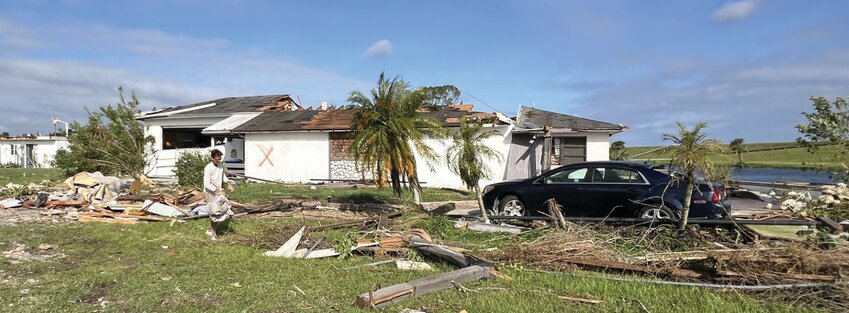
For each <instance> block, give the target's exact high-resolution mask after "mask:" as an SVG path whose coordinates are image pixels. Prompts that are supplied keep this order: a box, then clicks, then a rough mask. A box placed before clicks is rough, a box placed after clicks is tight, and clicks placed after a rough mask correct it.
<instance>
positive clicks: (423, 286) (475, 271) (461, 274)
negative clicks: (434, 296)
mask: <svg viewBox="0 0 849 313" xmlns="http://www.w3.org/2000/svg"><path fill="white" fill-rule="evenodd" d="M488 277H489V268H488V267H482V266H477V265H473V266H469V267H464V268H461V269H459V270H456V271H452V272H448V273H442V274H439V275H436V276H430V277H425V278H420V279H416V280H412V281H409V282H407V283H408V284H410V285H413V287H414V288H415V293H414V295H415V296H420V295H425V294H429V293H431V292H435V291H439V290H442V289H448V288H453V287H454V284H455V283H457V284H463V283H465V282H467V281H472V280H480V279H484V278H488Z"/></svg>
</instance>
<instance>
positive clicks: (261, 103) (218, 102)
mask: <svg viewBox="0 0 849 313" xmlns="http://www.w3.org/2000/svg"><path fill="white" fill-rule="evenodd" d="M300 108H301V106H300V105H298V104H297V103H295V101H294V100H292V98H291V97H290V96H289V95H285V94H283V95H266V96H250V97H227V98H221V99H215V100H210V101H204V102H198V103H193V104H187V105H181V106H176V107H170V108H165V109H162V110H157V111H153V112H148V113H145V114H144V115H141V116H139V117H138V118H139V119H146V118H153V117H164V116H180V115H218V114H224V115H226V114H233V113H247V112H271V111H283V110H295V109H300Z"/></svg>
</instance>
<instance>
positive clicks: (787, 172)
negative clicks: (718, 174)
mask: <svg viewBox="0 0 849 313" xmlns="http://www.w3.org/2000/svg"><path fill="white" fill-rule="evenodd" d="M731 179H733V180H741V181H756V182H767V183H771V182H800V183H813V184H833V183H834V179H832V178H831V175H830V174H829V173H828V172H817V171H816V170H800V169H792V168H752V167H745V168H734V169H733V170H731Z"/></svg>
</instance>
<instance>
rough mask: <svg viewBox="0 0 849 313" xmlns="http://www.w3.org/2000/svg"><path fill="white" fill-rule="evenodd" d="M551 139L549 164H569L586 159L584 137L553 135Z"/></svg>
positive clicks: (585, 141)
mask: <svg viewBox="0 0 849 313" xmlns="http://www.w3.org/2000/svg"><path fill="white" fill-rule="evenodd" d="M551 141H552V145H551V160H550V162H551V165H554V166H557V165H569V164H572V163H580V162H585V161H586V160H587V138H586V137H554V138H552V139H551Z"/></svg>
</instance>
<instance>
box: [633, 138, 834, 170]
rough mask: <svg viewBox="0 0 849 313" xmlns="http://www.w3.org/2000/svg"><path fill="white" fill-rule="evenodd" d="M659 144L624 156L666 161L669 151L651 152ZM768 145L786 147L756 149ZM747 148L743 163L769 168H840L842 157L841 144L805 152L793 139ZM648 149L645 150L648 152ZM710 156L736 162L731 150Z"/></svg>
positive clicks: (731, 162)
mask: <svg viewBox="0 0 849 313" xmlns="http://www.w3.org/2000/svg"><path fill="white" fill-rule="evenodd" d="M657 148H660V146H648V147H629V148H626V149H627V151H628V153H627V156H628V157H629V158H630V159H633V160H641V161H642V160H645V161H654V162H658V163H663V162H665V161H667V160H669V154H668V153H666V152H664V151H662V150H661V151H653V152H649V151H652V150H656V149H657ZM771 148H787V149H781V150H771V151H755V150H763V149H771ZM743 149H744V150H746V151H750V150H751V151H754V152H745V153H743V154H742V157H743V162H744V163H745V164H746V166H750V167H772V168H802V169H820V168H822V169H839V168H841V166H840V161H838V160H840V158H841V151H842V150H841V147H840V146H824V147H820V149H819V150H818V151H816V152H815V153H811V152H808V150H807V149H806V148H804V147H799V146H798V145H797V144H796V143H795V142H771V143H751V144H744V145H743ZM647 152H648V153H647ZM711 159H712V160H713V161H714V162H716V163H717V164H721V165H732V164H735V163H736V162H737V156H736V154H733V153H730V151H729V153H726V154H721V155H715V156H713V157H711Z"/></svg>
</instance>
